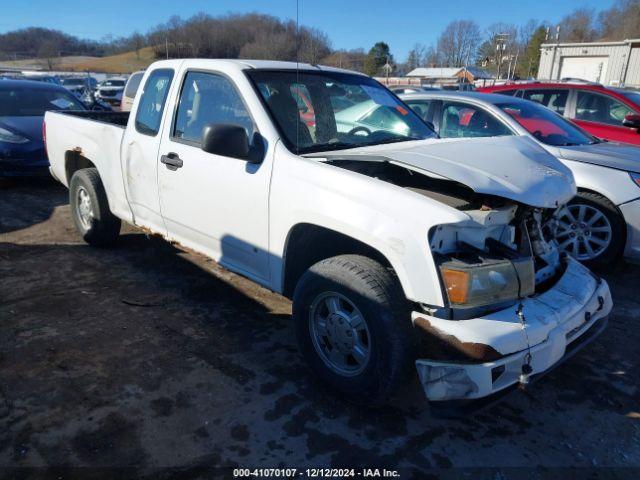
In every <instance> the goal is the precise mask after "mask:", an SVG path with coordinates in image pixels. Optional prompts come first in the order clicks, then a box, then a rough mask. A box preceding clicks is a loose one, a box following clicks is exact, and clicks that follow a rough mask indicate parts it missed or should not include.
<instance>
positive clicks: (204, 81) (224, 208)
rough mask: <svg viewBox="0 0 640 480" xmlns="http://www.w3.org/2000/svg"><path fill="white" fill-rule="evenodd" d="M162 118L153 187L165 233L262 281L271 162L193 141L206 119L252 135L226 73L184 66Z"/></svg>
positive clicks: (264, 277)
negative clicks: (217, 151) (225, 153)
mask: <svg viewBox="0 0 640 480" xmlns="http://www.w3.org/2000/svg"><path fill="white" fill-rule="evenodd" d="M168 120H170V122H168V124H167V125H166V126H165V128H164V131H163V134H162V141H161V145H160V152H159V158H158V161H159V163H158V165H159V167H158V168H159V170H158V187H159V191H160V205H161V209H162V215H163V218H164V221H165V224H166V226H167V230H168V233H169V238H170V239H173V240H175V241H177V242H179V243H180V244H182V245H184V246H187V247H191V248H193V249H195V250H197V251H200V252H203V253H205V254H207V255H209V256H211V257H212V258H214V259H216V260H218V261H219V262H220V263H221V264H223V265H225V266H226V267H228V268H230V269H232V270H237V271H239V272H240V273H243V274H245V275H247V276H249V277H252V278H255V279H257V280H261V281H262V282H263V283H265V282H266V281H268V278H269V274H268V272H269V269H268V263H269V262H268V260H269V259H268V253H267V250H268V228H267V227H268V201H269V198H268V197H269V182H270V176H271V163H270V162H266V161H263V162H262V163H257V164H256V163H248V162H247V161H244V160H239V159H236V158H230V157H226V156H222V155H215V154H211V153H207V152H204V151H203V150H201V148H200V143H201V136H202V130H203V128H204V127H205V126H206V125H215V124H235V125H240V126H242V127H244V129H245V130H246V132H247V135H248V136H249V139H253V138H254V137H259V136H258V135H255V133H257V127H256V126H255V123H254V121H253V118H252V116H251V114H250V112H249V110H248V108H247V107H246V104H245V102H244V101H243V98H242V96H241V94H240V92H239V91H238V89H237V88H236V86H235V84H234V82H233V80H231V78H230V77H229V76H227V75H225V74H222V73H216V72H203V71H198V70H187V71H186V72H184V74H183V75H182V78H181V87H180V91H179V93H178V98H177V105H176V108H175V111H174V112H173V116H172V118H170V119H168Z"/></svg>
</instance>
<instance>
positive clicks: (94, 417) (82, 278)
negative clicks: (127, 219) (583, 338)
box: [0, 181, 640, 478]
mask: <svg viewBox="0 0 640 480" xmlns="http://www.w3.org/2000/svg"><path fill="white" fill-rule="evenodd" d="M125 232H126V233H125V234H124V235H123V236H122V238H121V241H120V243H119V245H118V247H117V248H115V249H110V250H103V249H94V248H91V247H89V246H87V245H85V244H84V243H82V242H81V241H80V239H79V238H78V236H77V235H76V233H75V230H74V229H73V226H72V222H71V219H70V214H69V206H68V201H67V192H66V190H65V189H64V188H63V187H61V186H59V185H57V184H55V183H53V182H50V181H38V182H35V181H4V182H3V183H1V184H0V279H1V282H0V283H1V287H2V289H1V290H0V318H1V323H0V464H2V465H3V466H14V467H34V466H35V467H39V466H91V467H113V466H117V467H126V466H135V467H136V468H142V471H143V472H152V471H153V469H155V468H166V467H174V468H177V469H179V471H180V472H182V473H184V474H191V475H192V476H193V477H196V476H199V475H201V474H203V472H206V471H207V469H208V468H216V469H219V471H220V472H222V473H224V474H225V475H227V476H231V474H230V472H231V468H233V467H276V466H289V467H299V468H302V467H303V466H304V467H312V466H313V467H326V466H334V467H360V466H362V467H373V466H379V467H387V468H401V469H407V471H409V470H411V471H414V472H416V471H419V470H423V469H442V470H432V471H438V472H440V473H443V472H446V471H449V469H450V468H451V467H474V468H482V467H485V468H486V467H490V468H491V467H499V468H501V469H503V470H504V471H503V473H501V474H500V475H502V477H495V476H493V474H492V476H490V478H521V476H522V475H521V472H519V471H518V470H515V471H512V470H510V468H512V467H536V468H539V469H541V470H538V472H537V474H536V475H537V477H536V478H547V477H546V475H549V478H552V475H551V473H549V472H550V470H549V469H553V468H554V467H569V468H571V469H575V470H574V473H573V474H572V475H576V474H579V473H580V472H585V471H586V470H584V467H589V468H590V467H594V466H597V467H624V468H617V469H610V470H607V472H609V473H610V474H611V475H612V476H614V477H616V478H632V477H633V475H632V472H633V471H635V473H638V470H630V469H629V468H628V467H635V468H636V469H637V468H640V406H639V405H640V393H639V391H638V384H639V380H640V373H639V369H638V367H639V363H640V362H639V359H640V350H639V348H638V345H639V341H640V333H639V332H640V329H639V328H638V325H637V322H638V318H639V317H640V297H638V287H639V286H640V267H634V266H630V265H622V266H617V267H615V268H613V267H612V268H611V270H608V271H604V272H600V273H601V274H602V275H603V276H604V277H605V278H606V280H607V281H608V282H609V283H610V286H611V289H612V293H613V296H614V302H615V306H614V312H613V314H612V317H611V319H610V323H609V327H608V329H607V330H606V331H605V333H604V334H603V335H602V336H601V337H599V338H598V339H597V340H596V341H595V342H594V343H592V344H591V345H589V346H588V347H587V348H586V349H585V350H583V351H582V352H581V353H579V354H578V355H577V356H575V357H574V358H572V359H571V360H569V361H568V362H567V363H565V364H564V365H562V366H561V367H559V368H558V369H556V370H555V371H554V372H552V373H551V374H549V375H548V376H547V377H546V378H544V379H543V380H541V381H540V382H538V383H536V384H535V385H534V386H532V388H531V389H530V390H528V391H526V392H516V393H515V394H514V395H511V396H510V397H509V398H507V399H506V400H505V401H504V402H502V403H500V404H498V405H496V406H494V407H492V408H490V409H488V410H486V411H484V412H481V413H479V414H477V415H474V416H471V417H468V418H464V419H456V420H445V419H435V418H432V417H431V416H430V414H429V411H428V406H427V403H426V402H425V401H424V399H423V396H422V393H421V391H420V389H419V387H418V385H417V382H416V381H414V382H413V383H412V384H411V385H409V386H407V387H406V389H404V390H403V391H401V392H398V394H397V396H396V398H395V399H394V401H393V403H392V405H390V406H388V407H385V408H383V409H377V410H363V409H361V408H358V407H355V406H352V405H350V404H347V403H344V402H343V401H341V400H340V399H339V398H337V396H335V395H334V394H332V392H331V391H328V390H325V389H324V388H323V387H322V386H321V385H320V384H318V383H317V382H316V381H315V380H314V378H313V377H312V376H311V374H310V373H309V371H308V370H307V369H306V367H305V366H304V364H303V363H302V361H301V359H300V358H299V356H298V352H297V349H296V343H295V338H294V334H293V329H292V328H291V325H290V317H289V315H290V303H289V301H288V300H286V299H284V298H282V297H280V296H278V295H276V294H273V293H270V292H268V291H267V290H264V289H262V288H260V287H257V286H256V285H255V284H253V283H251V282H250V281H248V280H246V279H243V278H241V277H239V276H237V275H234V274H232V273H229V272H227V271H224V270H222V269H221V268H219V267H217V266H216V264H215V263H214V262H212V261H210V260H207V259H205V258H204V257H202V256H199V255H195V254H191V253H186V252H183V251H181V250H178V249H176V248H174V247H172V246H171V245H169V244H167V243H165V242H163V241H162V240H161V239H158V238H148V237H147V236H146V235H145V234H144V233H142V232H141V231H139V230H137V229H135V228H132V227H126V230H125ZM629 475H631V476H632V477H629ZM416 478H423V477H421V476H420V475H419V474H416ZM469 478H475V477H469ZM636 478H637V477H636Z"/></svg>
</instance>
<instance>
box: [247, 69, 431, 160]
mask: <svg viewBox="0 0 640 480" xmlns="http://www.w3.org/2000/svg"><path fill="white" fill-rule="evenodd" d="M247 75H248V76H249V78H250V79H251V80H252V81H253V82H254V84H255V85H256V87H257V89H258V91H259V92H260V95H261V96H262V98H263V99H264V103H265V105H266V107H267V109H268V110H269V112H270V113H271V116H272V118H273V119H274V120H275V122H276V124H277V126H278V128H279V130H280V133H281V135H282V137H283V140H284V141H285V143H286V144H287V146H288V147H289V149H290V150H291V151H294V152H298V153H310V152H321V151H328V150H339V149H344V148H354V147H361V146H365V145H377V144H381V143H391V142H402V141H407V140H422V139H425V138H433V137H435V136H436V135H435V133H434V132H433V130H431V129H430V128H429V127H428V126H427V125H426V124H425V123H424V122H423V121H422V120H421V119H420V118H419V117H418V116H417V115H416V114H415V113H414V112H412V111H411V109H409V108H408V107H407V106H406V105H404V104H403V103H402V102H400V101H399V100H398V99H397V98H396V97H395V96H393V95H392V94H391V93H390V92H389V91H388V90H387V89H386V88H384V87H383V86H382V85H380V84H379V83H378V82H376V81H375V80H373V79H371V78H368V77H365V76H362V75H352V74H348V73H337V72H308V71H304V72H296V71H294V70H291V71H268V70H251V71H248V72H247Z"/></svg>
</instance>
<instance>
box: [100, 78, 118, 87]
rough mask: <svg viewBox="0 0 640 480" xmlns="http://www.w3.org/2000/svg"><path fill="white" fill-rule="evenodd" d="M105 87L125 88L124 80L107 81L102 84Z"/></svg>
mask: <svg viewBox="0 0 640 480" xmlns="http://www.w3.org/2000/svg"><path fill="white" fill-rule="evenodd" d="M101 86H103V87H124V80H105V81H104V82H102V85H101Z"/></svg>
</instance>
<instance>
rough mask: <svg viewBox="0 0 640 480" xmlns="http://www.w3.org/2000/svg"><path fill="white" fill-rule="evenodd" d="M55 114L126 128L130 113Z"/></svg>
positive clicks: (82, 112)
mask: <svg viewBox="0 0 640 480" xmlns="http://www.w3.org/2000/svg"><path fill="white" fill-rule="evenodd" d="M56 113H59V114H62V115H71V116H74V117H80V118H84V119H87V120H94V121H96V122H102V123H108V124H110V125H117V126H119V127H122V128H124V127H126V126H127V122H128V121H129V113H130V112H103V111H93V110H87V111H81V110H62V111H58V112H56Z"/></svg>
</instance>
